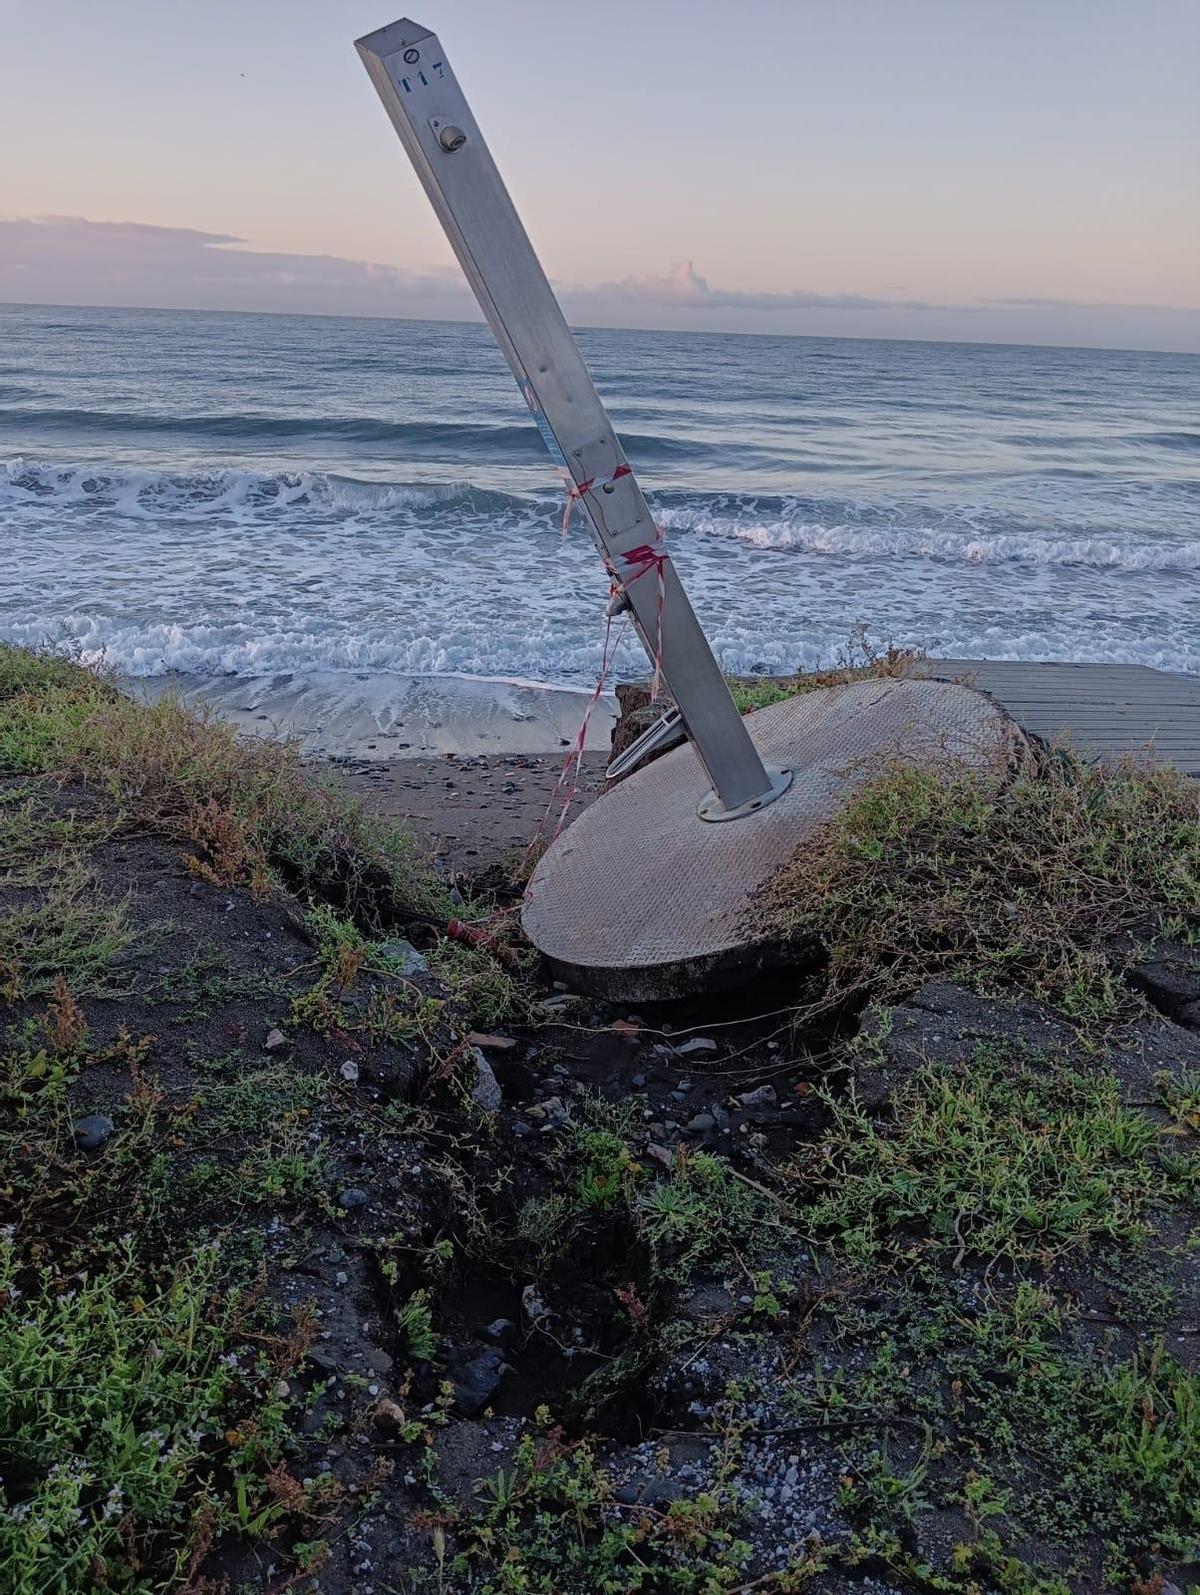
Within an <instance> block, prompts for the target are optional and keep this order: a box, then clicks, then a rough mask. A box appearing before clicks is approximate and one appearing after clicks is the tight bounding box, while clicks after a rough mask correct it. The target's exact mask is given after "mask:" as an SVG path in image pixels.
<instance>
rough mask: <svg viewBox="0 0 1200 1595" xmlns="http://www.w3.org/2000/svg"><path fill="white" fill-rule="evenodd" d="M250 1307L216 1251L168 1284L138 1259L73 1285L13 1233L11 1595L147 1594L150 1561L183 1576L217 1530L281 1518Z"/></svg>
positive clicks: (4, 1276) (3, 1300)
mask: <svg viewBox="0 0 1200 1595" xmlns="http://www.w3.org/2000/svg"><path fill="white" fill-rule="evenodd" d="M251 1314H252V1303H251V1298H250V1297H248V1296H246V1295H245V1294H239V1293H235V1294H234V1295H233V1296H227V1297H226V1298H225V1299H224V1301H222V1299H221V1296H220V1292H219V1290H218V1275H217V1269H216V1252H215V1249H214V1248H213V1247H211V1246H209V1247H203V1248H200V1249H199V1250H197V1251H196V1252H195V1253H194V1254H193V1255H191V1256H190V1257H188V1258H186V1259H183V1260H181V1261H180V1262H179V1263H178V1265H177V1266H176V1267H175V1268H174V1270H173V1271H172V1272H170V1274H169V1275H168V1276H165V1277H163V1278H161V1279H159V1280H157V1281H150V1280H148V1279H146V1278H144V1277H143V1276H142V1274H141V1272H140V1270H139V1266H138V1265H137V1264H136V1263H135V1261H134V1260H133V1258H132V1256H131V1255H129V1254H126V1255H125V1257H124V1258H123V1260H120V1261H116V1260H114V1263H113V1266H111V1267H110V1268H109V1269H108V1270H107V1271H106V1272H104V1273H100V1274H97V1275H95V1276H94V1277H92V1276H89V1275H88V1274H87V1273H83V1274H80V1275H79V1276H78V1277H77V1278H76V1279H75V1280H73V1281H71V1282H70V1285H69V1288H64V1283H63V1281H62V1280H61V1279H59V1278H57V1277H55V1276H54V1275H53V1273H52V1272H51V1271H50V1270H47V1269H42V1270H37V1269H33V1270H31V1269H29V1268H28V1267H24V1266H22V1265H21V1262H20V1259H19V1257H18V1254H17V1253H16V1251H15V1248H14V1246H13V1242H12V1240H11V1238H10V1237H8V1236H4V1235H0V1412H2V1413H3V1415H4V1430H5V1434H4V1458H5V1481H4V1487H3V1491H2V1492H0V1501H2V1502H3V1504H4V1507H5V1510H4V1511H3V1512H2V1513H0V1570H2V1572H0V1577H2V1581H3V1583H4V1587H5V1588H6V1589H12V1590H30V1591H32V1590H49V1589H56V1590H68V1589H77V1590H82V1589H90V1588H96V1587H103V1588H106V1589H109V1588H122V1587H126V1585H127V1584H128V1583H129V1582H130V1581H133V1582H134V1583H135V1584H136V1587H138V1588H146V1587H148V1586H147V1585H146V1584H145V1583H144V1582H142V1581H141V1580H140V1579H139V1578H138V1574H139V1572H140V1570H141V1569H142V1567H143V1566H144V1564H145V1563H147V1562H150V1561H153V1562H155V1563H157V1565H159V1566H161V1567H165V1568H169V1569H172V1570H173V1573H174V1575H175V1577H174V1579H172V1585H174V1583H175V1582H176V1581H177V1580H179V1581H181V1580H186V1578H187V1575H188V1573H189V1571H190V1570H191V1569H192V1568H194V1566H195V1565H196V1563H197V1562H198V1561H199V1559H200V1558H201V1557H202V1556H203V1555H204V1553H205V1552H206V1551H207V1549H208V1544H209V1542H210V1541H211V1538H212V1535H213V1534H214V1532H215V1531H216V1530H217V1529H219V1528H225V1527H236V1526H247V1527H249V1526H253V1527H254V1528H256V1529H258V1530H259V1531H261V1530H262V1529H263V1528H265V1527H266V1526H267V1525H269V1524H270V1523H271V1522H272V1521H273V1520H274V1519H276V1518H279V1517H281V1516H282V1515H283V1507H282V1505H281V1504H280V1501H279V1500H278V1499H277V1498H276V1497H275V1496H273V1494H272V1491H271V1479H272V1473H271V1470H272V1469H273V1468H276V1467H278V1464H279V1462H280V1460H281V1444H282V1438H283V1435H282V1423H281V1414H282V1403H281V1402H280V1400H279V1399H278V1397H277V1396H276V1395H275V1386H276V1382H277V1380H278V1373H279V1364H278V1362H277V1361H275V1360H274V1359H273V1358H272V1356H271V1355H270V1354H269V1353H268V1352H267V1351H266V1350H264V1349H263V1337H262V1336H261V1334H258V1333H254V1332H253V1330H254V1329H257V1328H258V1327H259V1326H256V1325H253V1323H252V1319H251V1316H249V1315H251ZM185 1505H186V1508H187V1510H186V1511H185V1510H184V1507H185ZM243 1520H245V1522H243Z"/></svg>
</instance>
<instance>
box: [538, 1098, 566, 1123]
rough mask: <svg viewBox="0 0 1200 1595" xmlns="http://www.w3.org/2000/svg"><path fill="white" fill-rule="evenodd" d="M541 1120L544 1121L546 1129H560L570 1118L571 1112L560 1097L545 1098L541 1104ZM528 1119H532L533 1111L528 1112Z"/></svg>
mask: <svg viewBox="0 0 1200 1595" xmlns="http://www.w3.org/2000/svg"><path fill="white" fill-rule="evenodd" d="M540 1106H541V1110H542V1111H541V1115H540V1116H541V1118H542V1119H544V1120H545V1123H546V1126H547V1128H549V1129H551V1130H558V1129H561V1128H562V1126H563V1125H564V1124H566V1123H567V1121H568V1120H569V1119H570V1117H571V1110H570V1108H569V1107H568V1106H567V1105H566V1103H565V1102H564V1101H563V1099H562V1098H561V1097H547V1098H546V1100H545V1101H544V1102H543V1103H541V1105H540ZM529 1117H530V1118H532V1117H533V1109H532V1108H531V1109H530V1110H529Z"/></svg>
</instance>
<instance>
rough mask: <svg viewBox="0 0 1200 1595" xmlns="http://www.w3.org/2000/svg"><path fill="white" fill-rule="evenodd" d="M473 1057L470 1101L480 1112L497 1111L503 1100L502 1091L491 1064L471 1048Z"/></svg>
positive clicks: (477, 1050)
mask: <svg viewBox="0 0 1200 1595" xmlns="http://www.w3.org/2000/svg"><path fill="white" fill-rule="evenodd" d="M473 1051H474V1057H475V1084H474V1085H473V1086H472V1087H471V1101H472V1102H473V1103H474V1104H475V1106H476V1107H477V1108H478V1109H479V1111H480V1112H481V1113H497V1112H499V1110H500V1105H501V1103H502V1102H503V1101H504V1092H503V1091H502V1090H501V1089H500V1082H499V1080H497V1079H496V1076H495V1073H494V1072H493V1070H492V1066H491V1064H490V1063H489V1062H488V1061H487V1059H486V1058H485V1057H484V1055H483V1053H482V1052H480V1050H479V1048H478V1047H475V1048H474V1049H473Z"/></svg>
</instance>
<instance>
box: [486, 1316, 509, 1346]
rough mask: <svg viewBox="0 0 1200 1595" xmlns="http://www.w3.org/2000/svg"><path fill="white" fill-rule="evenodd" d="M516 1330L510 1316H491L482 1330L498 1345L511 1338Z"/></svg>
mask: <svg viewBox="0 0 1200 1595" xmlns="http://www.w3.org/2000/svg"><path fill="white" fill-rule="evenodd" d="M516 1332H517V1326H516V1324H514V1323H513V1321H512V1319H511V1318H493V1319H492V1321H491V1323H490V1324H489V1325H488V1326H487V1328H486V1329H485V1330H484V1334H485V1335H486V1336H487V1337H488V1339H489V1340H494V1341H495V1342H496V1344H497V1345H498V1346H503V1345H504V1344H505V1343H506V1342H507V1341H509V1340H511V1339H512V1337H513V1336H514V1335H515V1334H516Z"/></svg>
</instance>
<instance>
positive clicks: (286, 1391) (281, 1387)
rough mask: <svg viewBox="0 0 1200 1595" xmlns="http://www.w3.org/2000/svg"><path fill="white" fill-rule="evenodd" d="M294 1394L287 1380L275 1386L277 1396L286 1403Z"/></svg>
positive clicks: (278, 1381) (277, 1382)
mask: <svg viewBox="0 0 1200 1595" xmlns="http://www.w3.org/2000/svg"><path fill="white" fill-rule="evenodd" d="M291 1393H292V1387H291V1385H290V1384H288V1382H287V1380H286V1379H280V1380H277V1381H276V1384H275V1394H276V1396H277V1397H278V1398H279V1400H280V1401H286V1400H287V1398H288V1397H289V1396H290V1395H291Z"/></svg>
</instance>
